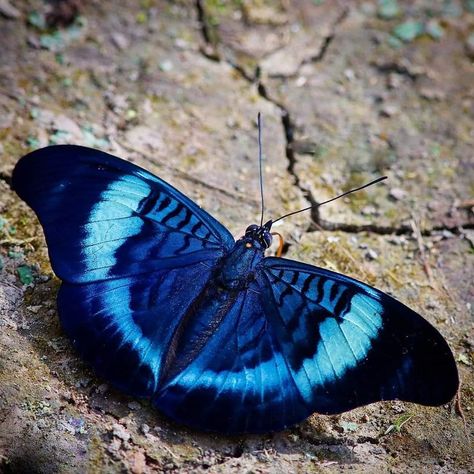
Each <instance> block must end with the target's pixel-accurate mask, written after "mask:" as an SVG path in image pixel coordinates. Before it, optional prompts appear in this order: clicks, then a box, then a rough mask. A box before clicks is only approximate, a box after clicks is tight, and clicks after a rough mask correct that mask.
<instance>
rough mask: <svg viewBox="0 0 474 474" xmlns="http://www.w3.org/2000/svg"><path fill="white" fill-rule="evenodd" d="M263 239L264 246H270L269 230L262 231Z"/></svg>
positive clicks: (271, 239)
mask: <svg viewBox="0 0 474 474" xmlns="http://www.w3.org/2000/svg"><path fill="white" fill-rule="evenodd" d="M263 241H264V242H265V245H266V247H267V248H268V247H270V245H272V241H273V237H272V234H270V232H264V233H263Z"/></svg>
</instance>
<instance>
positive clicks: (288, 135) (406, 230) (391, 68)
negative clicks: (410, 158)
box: [196, 0, 474, 236]
mask: <svg viewBox="0 0 474 474" xmlns="http://www.w3.org/2000/svg"><path fill="white" fill-rule="evenodd" d="M196 9H197V16H198V20H199V22H200V24H201V34H202V36H203V40H204V42H205V43H206V44H207V45H209V46H214V45H213V43H212V40H211V38H210V34H209V27H208V21H207V18H206V11H205V8H204V5H203V1H202V0H196ZM347 15H348V9H347V8H346V9H344V10H343V12H342V13H341V15H340V16H339V18H338V19H337V20H336V22H335V23H334V25H333V31H332V33H331V34H330V35H328V36H327V37H326V40H325V42H324V44H323V45H322V47H321V49H320V51H319V52H318V54H317V55H316V56H315V57H313V58H311V61H313V62H314V61H316V62H317V61H322V60H323V59H324V57H325V55H326V53H327V50H328V48H329V46H330V44H331V43H332V41H333V40H334V37H335V29H336V27H337V25H339V24H340V23H341V22H342V21H343V20H344V19H345V18H346V16H347ZM203 54H204V55H205V57H208V55H207V54H205V53H203ZM210 59H212V60H217V61H221V59H220V58H219V57H212V58H210ZM224 61H225V62H226V63H227V64H229V65H230V66H231V67H232V68H233V69H234V70H235V71H237V72H238V73H239V74H240V76H241V77H242V78H243V79H244V80H246V81H247V82H249V83H251V84H255V83H256V84H257V90H258V93H259V95H260V97H262V98H263V99H265V100H267V101H268V102H271V103H272V104H273V105H275V106H276V107H277V108H278V109H279V110H280V113H281V121H282V127H283V131H284V134H285V140H286V145H285V153H286V158H287V160H288V166H287V172H288V174H289V175H290V176H291V177H292V179H293V183H294V185H295V186H296V187H297V188H298V189H299V190H300V191H301V192H302V193H303V196H304V197H305V199H306V200H307V201H308V202H309V204H310V205H311V206H317V205H318V201H317V200H316V199H315V197H314V195H313V193H312V192H311V190H310V189H307V188H305V187H304V186H302V184H301V180H300V177H299V175H298V173H297V172H296V170H295V165H296V163H297V158H296V155H295V152H294V150H293V145H294V143H295V140H294V134H293V130H294V122H293V120H292V118H291V114H290V111H289V110H288V108H286V107H285V105H284V104H282V103H281V102H279V101H278V100H276V99H274V98H272V97H271V96H270V94H269V93H268V91H267V88H266V86H265V84H264V83H263V82H262V80H261V78H260V74H259V66H257V74H256V75H255V78H253V77H249V75H248V74H247V73H246V72H245V71H244V69H243V68H242V67H240V66H239V65H238V64H234V63H233V62H232V61H229V60H228V59H224ZM374 67H375V68H376V69H377V70H378V71H379V72H381V73H386V74H388V73H391V72H396V73H398V74H402V75H405V76H407V77H409V78H410V79H411V80H416V78H417V77H418V76H419V74H418V73H417V72H413V71H411V69H410V68H409V67H408V66H406V65H404V64H397V63H388V64H374ZM310 213H311V220H312V222H311V224H310V225H309V226H308V228H307V230H306V232H315V231H318V230H326V231H333V232H334V231H340V232H347V233H352V234H357V233H362V232H370V233H373V234H379V235H411V234H412V233H413V229H412V228H411V227H410V226H408V225H401V226H379V225H377V224H351V223H342V222H341V223H339V222H330V221H327V220H325V219H323V218H322V217H321V216H320V213H319V209H318V208H317V207H314V208H313V209H311V210H310ZM462 229H474V224H473V223H470V222H463V223H461V224H459V225H457V226H442V225H440V226H433V227H432V228H430V229H422V230H421V234H422V235H423V236H430V235H432V234H433V233H434V232H442V231H449V232H452V233H454V234H456V235H461V234H462Z"/></svg>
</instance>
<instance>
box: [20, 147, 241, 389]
mask: <svg viewBox="0 0 474 474" xmlns="http://www.w3.org/2000/svg"><path fill="white" fill-rule="evenodd" d="M13 188H14V189H15V191H16V192H17V193H18V194H19V196H20V197H21V198H22V199H23V200H25V201H26V202H27V203H28V204H29V205H30V206H31V207H32V208H33V210H34V211H35V212H36V214H37V215H38V217H39V219H40V222H41V224H42V226H43V229H44V232H45V236H46V241H47V244H48V250H49V254H50V259H51V263H52V267H53V269H54V271H55V273H56V274H57V275H58V276H59V278H61V279H62V280H63V284H62V287H61V289H60V292H59V296H58V309H59V314H60V318H61V322H62V325H63V327H64V329H65V331H66V333H67V334H68V335H69V337H70V338H71V340H72V341H73V343H74V344H75V346H76V348H77V349H78V350H79V352H80V353H81V354H82V355H83V357H84V358H85V359H87V360H88V361H90V362H91V363H92V365H93V366H94V368H95V369H96V371H97V372H98V373H100V374H102V375H103V376H104V377H106V378H107V379H109V380H110V381H112V382H113V383H114V384H115V385H117V386H118V387H120V388H122V389H123V390H125V391H127V392H129V393H133V394H136V395H151V394H152V393H153V391H154V390H155V389H156V387H157V383H158V379H159V374H160V371H161V370H162V364H163V360H164V358H165V352H166V350H167V348H168V346H169V344H170V341H171V338H172V337H173V334H174V331H175V329H176V327H177V325H178V323H179V322H180V321H181V319H182V318H183V317H184V316H185V314H186V312H187V311H188V310H189V306H190V305H191V302H192V301H193V300H194V299H195V298H196V297H197V295H198V294H199V293H200V292H201V291H202V289H203V288H204V287H205V285H206V284H207V282H208V280H209V278H210V274H211V272H212V269H213V267H214V266H215V264H216V262H217V261H218V260H219V258H221V257H222V255H224V254H225V253H226V252H227V251H228V250H229V249H230V248H231V247H232V246H233V244H234V239H233V238H232V236H231V235H230V233H229V232H228V231H227V230H226V229H225V228H224V227H223V226H222V225H221V224H219V223H218V222H217V221H216V220H215V219H213V218H212V217H211V216H210V215H209V214H207V213H206V212H205V211H203V210H202V209H200V208H199V207H198V206H197V205H196V204H195V203H193V202H192V201H191V200H190V199H188V198H187V197H185V196H184V195H183V194H181V193H179V192H178V191H177V190H176V189H174V188H172V187H171V186H170V185H169V184H167V183H165V182H164V181H162V180H160V179H159V178H157V177H156V176H154V175H152V174H151V173H148V172H147V171H145V170H143V169H141V168H139V167H138V166H135V165H133V164H132V163H129V162H126V161H124V160H121V159H119V158H116V157H114V156H111V155H108V154H106V153H103V152H100V151H97V150H93V149H89V148H84V147H79V146H71V145H63V146H53V147H47V148H43V149H41V150H38V151H35V152H33V153H30V154H29V155H27V156H25V157H24V158H22V159H21V160H20V161H19V162H18V164H17V166H16V168H15V170H14V173H13Z"/></svg>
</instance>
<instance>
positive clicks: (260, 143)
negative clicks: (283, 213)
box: [257, 112, 265, 227]
mask: <svg viewBox="0 0 474 474" xmlns="http://www.w3.org/2000/svg"><path fill="white" fill-rule="evenodd" d="M257 125H258V166H259V173H260V200H261V208H262V213H261V215H260V227H261V226H263V214H264V211H265V203H264V200H263V172H262V116H261V114H260V112H259V113H258V115H257Z"/></svg>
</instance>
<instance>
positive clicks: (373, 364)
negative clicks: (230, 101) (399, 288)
mask: <svg viewBox="0 0 474 474" xmlns="http://www.w3.org/2000/svg"><path fill="white" fill-rule="evenodd" d="M260 165H261V161H260ZM260 169H261V167H260ZM12 186H13V189H14V190H15V191H16V192H17V193H18V195H19V196H20V197H21V198H22V199H23V200H25V201H26V202H27V203H28V204H29V205H30V206H31V207H32V208H33V210H34V211H35V212H36V214H37V215H38V217H39V219H40V221H41V224H42V226H43V229H44V233H45V236H46V241H47V244H48V249H49V255H50V259H51V264H52V267H53V269H54V272H55V273H56V274H57V276H58V277H59V278H60V279H61V280H62V285H61V288H60V291H59V295H58V311H59V316H60V319H61V323H62V326H63V328H64V331H65V332H66V333H67V335H68V336H69V338H70V339H71V341H72V343H73V344H74V346H75V348H76V349H77V350H78V351H79V353H80V354H81V355H82V356H83V358H85V359H86V360H87V361H88V362H89V363H90V364H91V365H92V366H93V368H94V369H95V371H96V372H97V373H98V374H99V375H100V376H102V377H104V378H105V379H107V380H109V381H110V382H111V383H112V384H113V385H114V386H116V387H118V388H119V389H120V390H122V391H124V392H126V393H128V394H131V395H134V396H137V397H147V398H150V399H151V401H152V403H153V404H154V405H155V406H156V407H157V408H158V409H159V410H160V411H161V412H163V413H165V414H166V415H168V416H169V417H171V418H172V419H174V420H176V421H178V422H180V423H183V424H186V425H189V426H192V427H196V428H198V429H202V430H210V431H219V432H225V433H245V432H270V431H276V430H282V429H284V428H286V427H288V426H291V425H293V424H295V423H298V422H300V421H302V420H304V419H305V418H307V417H308V416H309V415H311V414H312V413H314V412H318V413H322V414H334V413H341V412H344V411H347V410H350V409H353V408H355V407H359V406H361V405H365V404H368V403H372V402H376V401H379V400H393V399H401V400H406V401H411V402H416V403H420V404H423V405H440V404H444V403H446V402H448V401H449V400H450V399H451V398H452V397H453V396H454V394H455V393H456V391H457V388H458V375H457V370H456V365H455V362H454V358H453V355H452V353H451V351H450V349H449V347H448V345H447V343H446V341H445V340H444V339H443V338H442V336H441V335H440V334H439V332H438V331H437V330H436V329H435V328H434V327H433V326H431V325H430V324H429V323H428V322H427V321H426V320H424V319H423V318H422V317H421V316H420V315H418V314H417V313H415V312H414V311H412V310H411V309H409V308H407V307H406V306H404V305H403V304H402V303H400V302H398V301H396V300H395V299H393V298H391V297H390V296H388V295H386V294H384V293H382V292H381V291H379V290H376V289H374V288H371V287H370V286H368V285H366V284H364V283H361V282H359V281H357V280H354V279H352V278H348V277H346V276H343V275H340V274H338V273H334V272H331V271H328V270H324V269H322V268H318V267H315V266H312V265H307V264H304V263H300V262H296V261H292V260H287V259H284V258H277V257H265V255H264V254H265V250H266V249H267V248H268V247H269V246H270V244H271V241H272V234H271V227H272V224H273V222H272V221H271V220H270V221H268V222H267V223H265V224H263V220H262V222H261V224H260V225H257V224H254V225H250V226H249V227H248V228H247V230H246V232H245V235H244V236H243V237H241V238H240V239H239V240H237V241H235V240H234V238H233V237H232V235H231V234H230V233H229V231H228V230H227V229H226V228H225V227H224V226H222V225H221V224H220V223H219V222H218V221H216V220H215V219H214V218H213V217H212V216H210V215H209V214H208V213H206V212H205V211H204V210H202V209H201V208H200V207H199V206H198V205H196V203H194V202H193V201H192V200H190V199H189V198H187V197H186V196H184V195H183V194H181V193H180V192H179V191H177V190H176V189H174V188H173V187H172V186H170V185H169V184H168V183H166V182H164V181H163V180H161V179H160V178H158V177H156V176H154V175H153V174H151V173H149V172H147V171H145V170H144V169H142V168H139V167H138V166H135V165H134V164H132V163H129V162H127V161H124V160H121V159H120V158H117V157H114V156H112V155H109V154H106V153H103V152H101V151H98V150H94V149H90V148H84V147H80V146H72V145H62V146H61V145H60V146H51V147H47V148H43V149H40V150H37V151H34V152H32V153H30V154H28V155H26V156H25V157H23V158H22V159H21V160H20V161H19V162H18V164H17V165H16V168H15V170H14V172H13V179H12ZM262 215H263V206H262Z"/></svg>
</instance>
